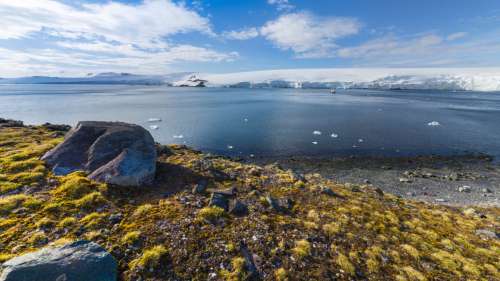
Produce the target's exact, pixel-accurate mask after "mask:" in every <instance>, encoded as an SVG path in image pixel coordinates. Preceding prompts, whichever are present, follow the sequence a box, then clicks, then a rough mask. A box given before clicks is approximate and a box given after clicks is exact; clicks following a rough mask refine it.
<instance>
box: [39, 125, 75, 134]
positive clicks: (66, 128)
mask: <svg viewBox="0 0 500 281" xmlns="http://www.w3.org/2000/svg"><path fill="white" fill-rule="evenodd" d="M42 127H44V128H45V129H47V130H50V131H56V132H67V131H69V130H71V126H69V125H59V124H51V123H45V124H43V125H42Z"/></svg>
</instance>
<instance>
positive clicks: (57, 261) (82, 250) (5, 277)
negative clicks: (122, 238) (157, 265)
mask: <svg viewBox="0 0 500 281" xmlns="http://www.w3.org/2000/svg"><path fill="white" fill-rule="evenodd" d="M0 269H3V271H2V272H1V274H0V281H27V280H33V281H35V280H36V281H89V280H93V281H115V280H116V279H117V263H116V260H115V259H114V258H113V257H112V256H111V255H110V254H109V253H108V252H106V250H104V249H103V248H102V247H100V246H99V245H97V244H96V243H94V242H89V241H84V240H82V241H77V242H73V243H70V244H67V245H64V246H62V247H58V248H44V249H41V250H39V251H37V252H33V253H29V254H26V255H23V256H19V257H16V258H13V259H11V260H9V261H7V262H5V263H4V264H3V265H2V266H1V267H0Z"/></svg>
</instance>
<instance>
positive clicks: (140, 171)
mask: <svg viewBox="0 0 500 281" xmlns="http://www.w3.org/2000/svg"><path fill="white" fill-rule="evenodd" d="M42 160H44V161H46V163H47V164H48V165H50V166H51V167H52V171H53V172H54V173H55V174H56V175H66V174H69V173H71V172H74V171H77V170H81V171H85V172H87V173H89V174H90V175H89V178H91V179H93V180H96V181H100V182H106V183H110V184H116V185H122V186H138V185H142V184H149V183H151V181H152V180H153V179H154V175H155V171H156V147H155V143H154V139H153V137H152V136H151V134H150V133H149V132H148V131H147V130H146V129H144V128H142V127H141V126H138V125H133V124H127V123H122V122H97V121H84V122H79V123H78V124H77V125H76V127H75V128H73V129H72V130H71V131H69V133H68V134H67V135H66V138H65V140H64V142H62V143H61V144H59V145H58V146H56V147H55V148H54V149H52V150H50V151H49V152H47V153H46V154H45V155H44V156H43V157H42Z"/></svg>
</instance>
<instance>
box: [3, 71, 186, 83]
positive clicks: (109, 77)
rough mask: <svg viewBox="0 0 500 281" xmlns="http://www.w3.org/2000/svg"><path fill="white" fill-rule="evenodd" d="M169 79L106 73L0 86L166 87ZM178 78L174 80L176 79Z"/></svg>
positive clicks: (21, 80)
mask: <svg viewBox="0 0 500 281" xmlns="http://www.w3.org/2000/svg"><path fill="white" fill-rule="evenodd" d="M168 78H169V77H165V76H162V75H136V74H130V73H114V72H106V73H100V74H95V75H94V74H88V75H87V76H86V77H49V76H31V77H21V78H8V79H1V80H0V84H126V85H164V84H168V83H169V81H168ZM176 78H177V77H175V78H173V79H176Z"/></svg>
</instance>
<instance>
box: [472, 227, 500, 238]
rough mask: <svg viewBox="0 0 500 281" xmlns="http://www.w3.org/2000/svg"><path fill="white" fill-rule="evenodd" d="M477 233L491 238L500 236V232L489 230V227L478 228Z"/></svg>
mask: <svg viewBox="0 0 500 281" xmlns="http://www.w3.org/2000/svg"><path fill="white" fill-rule="evenodd" d="M476 235H478V236H481V237H484V238H490V239H499V238H500V233H495V232H493V231H491V230H488V229H478V230H476Z"/></svg>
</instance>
